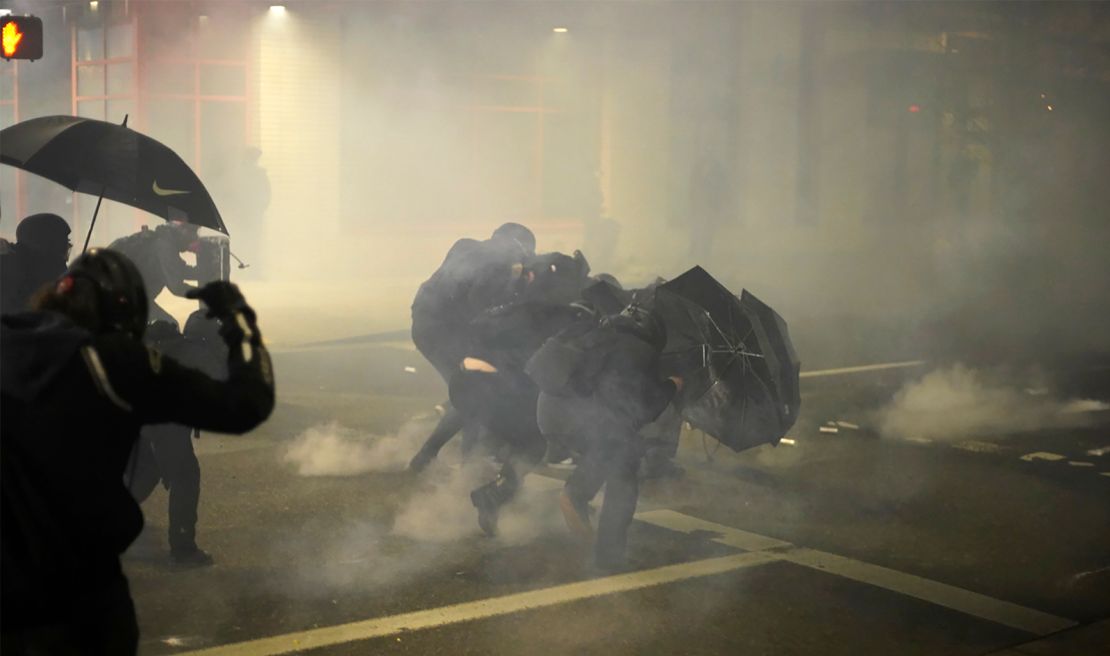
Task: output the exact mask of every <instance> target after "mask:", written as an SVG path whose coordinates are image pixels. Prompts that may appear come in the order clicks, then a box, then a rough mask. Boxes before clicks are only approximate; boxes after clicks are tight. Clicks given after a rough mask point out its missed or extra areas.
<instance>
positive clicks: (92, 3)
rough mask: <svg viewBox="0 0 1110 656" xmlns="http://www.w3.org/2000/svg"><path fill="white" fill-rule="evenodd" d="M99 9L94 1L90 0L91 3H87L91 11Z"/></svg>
mask: <svg viewBox="0 0 1110 656" xmlns="http://www.w3.org/2000/svg"><path fill="white" fill-rule="evenodd" d="M99 7H100V3H99V2H97V1H96V0H92V2H90V3H89V9H91V10H93V11H96V10H97V9H98V8H99Z"/></svg>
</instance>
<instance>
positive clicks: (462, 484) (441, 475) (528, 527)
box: [391, 461, 562, 544]
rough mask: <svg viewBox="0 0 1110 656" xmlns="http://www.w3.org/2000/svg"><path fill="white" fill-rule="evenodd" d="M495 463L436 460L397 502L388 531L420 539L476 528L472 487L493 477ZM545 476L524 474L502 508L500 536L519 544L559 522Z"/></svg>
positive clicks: (442, 538)
mask: <svg viewBox="0 0 1110 656" xmlns="http://www.w3.org/2000/svg"><path fill="white" fill-rule="evenodd" d="M496 474H497V469H496V468H495V467H494V466H493V464H491V463H489V462H486V461H481V462H478V463H475V464H470V465H466V466H461V467H447V466H437V467H433V468H432V469H430V470H429V471H428V473H427V474H426V475H425V478H426V480H425V482H424V483H423V485H422V486H421V487H420V488H419V489H417V490H416V491H414V492H413V494H412V495H411V496H410V497H409V498H408V499H407V500H406V501H405V502H404V503H403V504H402V505H401V507H400V509H399V510H398V512H397V514H396V515H395V516H394V520H393V528H392V531H391V533H392V534H393V535H397V536H400V537H405V538H410V539H413V540H419V541H421V542H450V541H452V540H458V539H461V538H466V537H469V536H474V535H476V534H477V531H478V524H477V517H478V515H477V510H476V509H475V508H474V506H473V505H472V504H471V502H470V492H471V490H473V489H474V488H476V487H478V486H480V485H482V484H484V483H488V482H489V481H492V480H494V479H495V478H496ZM540 480H543V479H538V478H536V477H534V476H532V477H525V483H524V487H523V488H522V489H521V491H520V492H519V494H518V495H517V497H516V498H515V499H514V500H513V501H512V502H511V503H509V504H507V505H506V506H505V507H503V508H502V510H501V513H500V516H499V519H498V540H499V541H501V542H504V543H509V544H517V543H523V542H527V541H529V540H532V539H535V538H538V537H540V536H542V535H543V534H545V533H549V532H551V531H555V530H559V529H560V528H561V527H562V524H561V517H560V515H559V511H558V506H557V504H556V502H555V495H554V494H553V493H552V491H551V489H550V486H546V487H547V489H544V486H540V485H538V484H537V483H538V482H539V481H540Z"/></svg>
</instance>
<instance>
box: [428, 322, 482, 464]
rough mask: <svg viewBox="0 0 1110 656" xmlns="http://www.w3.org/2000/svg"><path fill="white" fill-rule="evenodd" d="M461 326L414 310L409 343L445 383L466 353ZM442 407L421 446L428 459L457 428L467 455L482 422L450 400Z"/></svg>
mask: <svg viewBox="0 0 1110 656" xmlns="http://www.w3.org/2000/svg"><path fill="white" fill-rule="evenodd" d="M464 329H465V325H456V324H451V323H446V322H443V321H439V320H437V319H435V318H432V317H427V316H425V315H423V314H420V313H416V312H414V313H413V317H412V343H413V344H415V345H416V350H417V351H420V354H421V355H423V356H424V358H425V359H427V360H428V362H429V363H431V365H432V366H433V367H435V370H436V371H437V372H439V375H440V376H441V377H442V378H443V382H445V383H450V382H451V377H452V376H453V375H455V373H456V372H457V371H459V365H460V363H461V362H462V359H463V358H464V357H465V356H466V346H465V345H466V338H465V332H464ZM444 407H445V412H444V415H443V417H441V418H440V420H439V423H438V424H436V427H435V429H434V430H432V434H431V435H429V436H428V439H427V440H425V441H424V445H423V446H422V447H421V448H420V450H421V451H422V452H423V453H424V454H425V455H426V456H428V457H429V459H430V458H434V457H435V456H436V455H437V454H439V451H440V449H442V448H443V447H444V446H446V445H447V443H448V442H450V441H451V440H452V439H453V438H454V437H455V435H456V434H458V432H459V431H460V430H461V431H462V432H463V442H462V447H463V454H464V455H466V454H469V453H470V452H471V451H472V450H473V449H474V446H475V445H476V444H477V442H478V436H479V434H480V433H481V425H480V424H478V423H477V422H475V421H467V420H466V419H465V418H464V417H463V415H462V414H461V413H459V411H458V410H456V409H455V407H454V406H453V405H452V404H451V402H450V401H448V402H447V403H446V404H444Z"/></svg>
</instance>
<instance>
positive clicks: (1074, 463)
mask: <svg viewBox="0 0 1110 656" xmlns="http://www.w3.org/2000/svg"><path fill="white" fill-rule="evenodd" d="M1068 464H1069V465H1071V466H1072V467H1094V466H1095V463H1093V462H1084V461H1082V460H1069V461H1068Z"/></svg>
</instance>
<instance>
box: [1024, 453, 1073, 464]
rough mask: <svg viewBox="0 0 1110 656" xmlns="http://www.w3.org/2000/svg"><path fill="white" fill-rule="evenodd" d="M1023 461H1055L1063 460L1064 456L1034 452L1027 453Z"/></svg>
mask: <svg viewBox="0 0 1110 656" xmlns="http://www.w3.org/2000/svg"><path fill="white" fill-rule="evenodd" d="M1021 459H1022V460H1024V461H1026V462H1033V461H1034V460H1051V461H1055V460H1063V459H1064V456H1062V455H1060V454H1059V453H1049V452H1048V451H1034V452H1033V453H1027V454H1025V455H1023V456H1022V457H1021Z"/></svg>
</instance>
